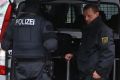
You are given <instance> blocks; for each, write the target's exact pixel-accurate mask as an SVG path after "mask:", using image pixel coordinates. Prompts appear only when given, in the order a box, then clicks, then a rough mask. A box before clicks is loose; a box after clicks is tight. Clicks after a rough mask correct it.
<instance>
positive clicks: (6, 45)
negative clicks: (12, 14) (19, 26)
mask: <svg viewBox="0 0 120 80" xmlns="http://www.w3.org/2000/svg"><path fill="white" fill-rule="evenodd" d="M13 26H14V20H11V21H10V23H9V25H8V28H7V30H6V32H5V35H4V37H3V40H2V41H1V47H2V49H3V50H9V49H11V48H12V40H13V39H12V37H13Z"/></svg>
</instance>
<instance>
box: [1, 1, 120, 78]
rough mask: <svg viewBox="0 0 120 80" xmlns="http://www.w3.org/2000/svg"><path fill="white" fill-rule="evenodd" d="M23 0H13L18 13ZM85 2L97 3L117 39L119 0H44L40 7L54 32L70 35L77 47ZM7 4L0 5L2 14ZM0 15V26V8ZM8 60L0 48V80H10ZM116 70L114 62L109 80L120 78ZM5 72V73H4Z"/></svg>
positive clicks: (20, 10) (9, 60) (71, 40)
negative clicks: (52, 26)
mask: <svg viewBox="0 0 120 80" xmlns="http://www.w3.org/2000/svg"><path fill="white" fill-rule="evenodd" d="M24 1H25V0H14V2H15V3H16V9H17V13H18V14H19V12H22V9H21V8H24V5H22V6H21V3H22V2H24ZM43 1H44V0H43ZM87 3H95V4H98V5H99V8H100V10H101V11H102V12H104V14H105V15H104V14H103V13H102V16H103V18H104V20H105V22H106V24H108V25H109V26H110V27H111V28H113V30H114V33H115V35H114V37H115V40H117V41H118V40H119V39H120V37H119V36H120V35H119V28H120V26H119V25H120V24H119V23H120V22H118V21H119V20H120V18H119V15H120V0H49V2H47V0H45V1H44V2H42V5H41V7H42V9H45V10H44V11H45V13H44V16H45V17H46V18H47V19H48V20H50V21H51V22H52V23H53V25H54V26H55V32H56V33H59V34H61V35H63V36H65V35H66V34H67V35H69V36H71V37H70V38H69V40H70V42H71V43H72V44H73V46H74V48H77V46H78V45H79V40H80V38H81V37H82V33H81V31H80V30H81V28H82V26H84V25H83V21H82V16H81V14H82V8H83V7H84V6H85V5H86V4H87ZM23 4H24V3H23ZM8 5H9V1H7V4H4V7H1V6H0V9H3V10H4V11H3V12H2V13H4V15H5V12H6V10H7V7H6V6H8ZM61 5H62V6H61ZM66 5H67V6H66ZM76 9H77V10H76ZM116 16H117V18H116ZM1 17H2V19H0V26H2V24H3V20H4V16H3V15H2V16H1V10H0V18H1ZM114 18H115V19H114ZM116 22H117V23H116ZM116 24H117V25H116ZM0 28H1V27H0ZM63 36H62V38H63ZM64 38H67V37H64ZM67 40H68V39H67ZM67 42H68V41H67ZM63 47H64V46H63ZM9 53H10V52H9ZM118 53H119V51H118ZM118 53H117V54H118ZM10 54H11V53H10ZM58 55H61V54H58ZM11 58H12V57H11ZM117 60H119V57H117V58H116V59H115V62H116V61H117ZM6 62H7V63H6ZM10 62H11V59H8V57H6V54H5V52H4V51H2V50H0V80H10V76H9V75H10V71H9V70H8V69H9V68H10V67H11V66H10V65H11V63H10ZM116 71H118V70H116V64H114V70H113V74H112V76H113V77H112V79H111V80H120V78H119V75H118V74H119V73H120V72H119V73H116ZM5 72H7V73H6V74H5ZM61 73H62V72H61ZM64 73H65V72H63V74H61V75H64ZM13 75H14V74H13ZM11 76H12V75H11ZM58 77H59V76H58Z"/></svg>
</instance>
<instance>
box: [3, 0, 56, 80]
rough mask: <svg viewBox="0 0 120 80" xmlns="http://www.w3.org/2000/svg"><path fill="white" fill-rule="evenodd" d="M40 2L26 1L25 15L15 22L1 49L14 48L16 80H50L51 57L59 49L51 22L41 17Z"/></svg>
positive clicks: (9, 29) (10, 27) (8, 31)
mask: <svg viewBox="0 0 120 80" xmlns="http://www.w3.org/2000/svg"><path fill="white" fill-rule="evenodd" d="M39 5H40V4H39V0H26V2H25V9H24V13H22V14H21V15H20V16H18V17H17V19H16V20H15V21H12V22H11V23H10V25H9V27H8V29H7V31H6V34H5V37H4V40H3V41H2V48H3V49H4V50H6V51H7V50H9V49H10V48H12V51H13V58H14V62H15V63H14V65H13V66H14V73H13V75H14V80H50V77H49V76H48V74H47V72H46V70H45V69H46V62H47V60H48V59H49V53H50V52H53V51H54V50H56V48H57V40H56V35H55V34H53V33H52V32H51V31H52V30H53V26H52V24H51V23H50V22H48V21H47V20H45V19H44V18H43V17H42V16H39V14H38V13H39V11H40V8H39Z"/></svg>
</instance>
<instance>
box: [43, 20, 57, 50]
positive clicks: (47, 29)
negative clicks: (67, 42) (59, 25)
mask: <svg viewBox="0 0 120 80" xmlns="http://www.w3.org/2000/svg"><path fill="white" fill-rule="evenodd" d="M43 39H44V44H43V45H44V47H45V48H46V49H47V50H48V51H50V52H53V51H55V50H56V49H57V46H58V41H57V36H56V34H55V33H54V32H53V26H52V24H51V23H50V22H46V23H45V26H44V29H43Z"/></svg>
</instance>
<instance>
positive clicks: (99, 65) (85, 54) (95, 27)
mask: <svg viewBox="0 0 120 80" xmlns="http://www.w3.org/2000/svg"><path fill="white" fill-rule="evenodd" d="M83 15H84V19H85V21H86V23H87V25H86V26H85V27H84V29H83V32H82V33H83V34H82V39H81V44H80V46H79V50H78V52H77V54H76V55H77V56H76V57H77V64H78V69H79V76H80V80H109V79H108V76H109V73H110V70H111V68H112V65H113V61H114V55H115V46H114V40H113V33H112V30H111V29H110V28H109V27H108V26H107V25H105V24H104V23H103V21H102V20H101V18H100V16H99V9H98V7H97V5H94V4H87V5H86V6H85V7H84V9H83ZM72 57H73V55H72V54H70V53H69V54H66V55H65V59H66V60H70V59H71V58H72Z"/></svg>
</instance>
